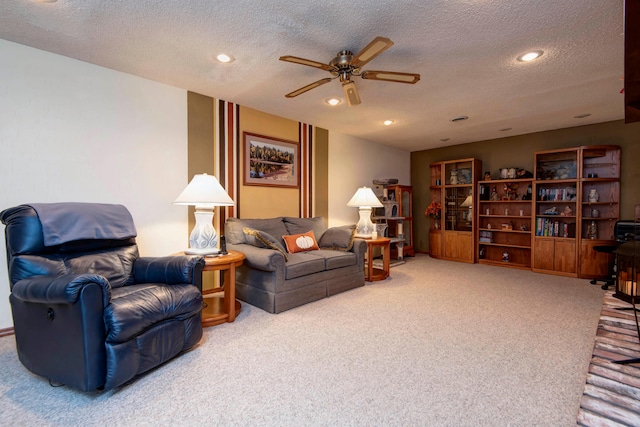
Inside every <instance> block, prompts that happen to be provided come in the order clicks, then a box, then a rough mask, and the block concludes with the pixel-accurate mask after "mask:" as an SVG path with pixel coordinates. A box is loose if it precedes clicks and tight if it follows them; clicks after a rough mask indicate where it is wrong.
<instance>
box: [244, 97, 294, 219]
mask: <svg viewBox="0 0 640 427" xmlns="http://www.w3.org/2000/svg"><path fill="white" fill-rule="evenodd" d="M243 132H250V133H255V134H258V135H264V136H270V137H273V138H279V139H284V140H287V141H291V142H294V143H298V122H296V121H293V120H289V119H285V118H283V117H279V116H274V115H272V114H268V113H264V112H262V111H258V110H253V109H251V108H247V107H242V106H240V139H241V140H240V152H239V157H238V159H239V160H240V161H239V162H238V163H239V164H238V167H239V168H240V174H241V176H243V174H244V170H243V161H242V159H244V139H243V137H242V134H243ZM240 201H241V204H239V205H238V211H239V216H240V217H242V218H271V217H274V216H295V217H297V216H299V209H300V194H299V190H298V189H297V188H278V187H262V186H255V185H244V184H243V183H242V179H241V180H240Z"/></svg>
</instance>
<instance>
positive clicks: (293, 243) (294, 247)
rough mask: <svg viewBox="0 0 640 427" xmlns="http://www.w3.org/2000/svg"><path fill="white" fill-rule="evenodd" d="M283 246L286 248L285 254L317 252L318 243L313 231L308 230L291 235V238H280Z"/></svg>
mask: <svg viewBox="0 0 640 427" xmlns="http://www.w3.org/2000/svg"><path fill="white" fill-rule="evenodd" d="M282 239H283V240H284V244H285V245H286V246H287V252H289V253H290V254H294V253H296V252H306V251H317V250H318V249H320V248H319V247H318V242H317V241H316V236H315V235H314V234H313V230H309V231H308V232H306V233H302V234H293V235H291V236H282Z"/></svg>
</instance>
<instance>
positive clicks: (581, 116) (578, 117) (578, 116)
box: [573, 113, 591, 119]
mask: <svg viewBox="0 0 640 427" xmlns="http://www.w3.org/2000/svg"><path fill="white" fill-rule="evenodd" d="M590 115H591V114H589V113H586V114H578V115H577V116H573V118H574V119H584V118H585V117H589V116H590Z"/></svg>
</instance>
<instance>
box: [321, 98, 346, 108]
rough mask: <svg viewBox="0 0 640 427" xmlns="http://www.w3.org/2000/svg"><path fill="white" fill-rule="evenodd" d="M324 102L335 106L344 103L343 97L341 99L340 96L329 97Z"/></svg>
mask: <svg viewBox="0 0 640 427" xmlns="http://www.w3.org/2000/svg"><path fill="white" fill-rule="evenodd" d="M324 102H326V103H327V104H329V105H331V106H332V107H335V106H336V105H338V104H341V103H342V99H339V98H329V99H327V100H326V101H324Z"/></svg>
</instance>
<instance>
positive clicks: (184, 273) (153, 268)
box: [133, 255, 204, 288]
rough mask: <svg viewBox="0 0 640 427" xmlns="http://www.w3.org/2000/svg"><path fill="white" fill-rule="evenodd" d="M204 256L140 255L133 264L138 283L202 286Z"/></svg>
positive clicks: (134, 275)
mask: <svg viewBox="0 0 640 427" xmlns="http://www.w3.org/2000/svg"><path fill="white" fill-rule="evenodd" d="M203 267H204V258H202V257H201V256H195V255H183V256H166V257H140V258H138V259H137V260H136V261H135V263H134V264H133V277H134V278H135V281H136V283H164V284H167V285H176V284H183V283H191V284H193V285H196V286H198V287H199V288H202V282H201V281H202V268H203Z"/></svg>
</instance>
